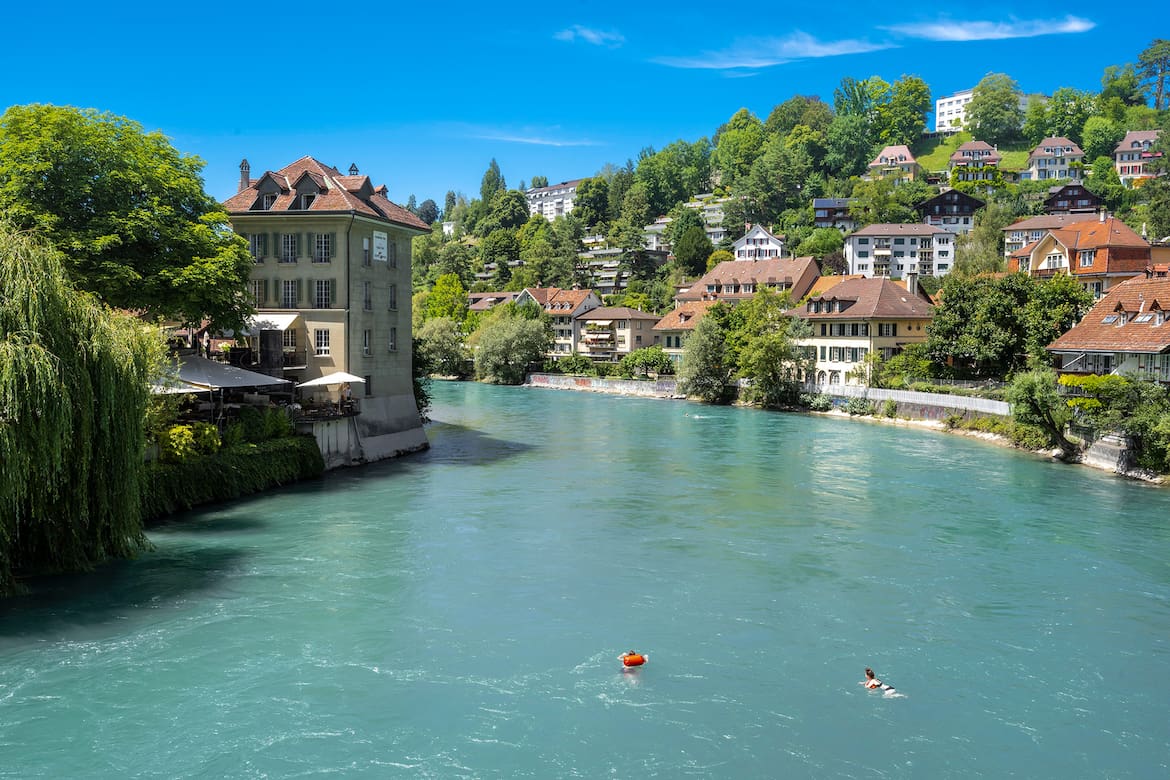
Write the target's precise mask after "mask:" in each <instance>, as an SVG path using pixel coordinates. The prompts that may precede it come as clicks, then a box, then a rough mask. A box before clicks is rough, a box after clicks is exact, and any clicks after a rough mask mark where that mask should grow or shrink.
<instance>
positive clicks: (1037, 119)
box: [1020, 95, 1049, 146]
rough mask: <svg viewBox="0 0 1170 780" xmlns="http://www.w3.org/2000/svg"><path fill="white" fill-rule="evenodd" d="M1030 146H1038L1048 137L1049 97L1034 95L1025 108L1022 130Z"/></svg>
mask: <svg viewBox="0 0 1170 780" xmlns="http://www.w3.org/2000/svg"><path fill="white" fill-rule="evenodd" d="M1020 132H1021V134H1022V136H1023V139H1024V142H1025V143H1027V144H1028V146H1036V145H1037V144H1039V143H1040V142H1041V141H1043V140H1044V139H1045V138H1047V137H1048V135H1049V132H1048V98H1046V97H1044V96H1043V95H1032V96H1030V97H1029V98H1028V107H1027V108H1026V109H1025V110H1024V125H1023V128H1022V129H1021V130H1020Z"/></svg>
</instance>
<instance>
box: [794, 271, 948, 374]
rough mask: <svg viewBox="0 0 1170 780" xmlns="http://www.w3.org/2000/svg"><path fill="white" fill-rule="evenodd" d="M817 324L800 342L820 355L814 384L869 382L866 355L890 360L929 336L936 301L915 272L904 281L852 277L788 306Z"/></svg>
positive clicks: (810, 322) (795, 315)
mask: <svg viewBox="0 0 1170 780" xmlns="http://www.w3.org/2000/svg"><path fill="white" fill-rule="evenodd" d="M788 314H789V315H790V316H793V317H799V318H800V319H802V320H805V321H806V322H808V323H809V324H810V325H811V326H812V336H810V337H809V338H807V339H802V340H801V342H800V343H801V345H802V346H804V347H807V348H809V349H811V350H812V352H813V355H814V357H815V358H816V368H815V369H814V372H813V375H812V376H811V377H807V378H806V380H807V382H806V384H809V385H818V386H823V385H841V384H861V385H864V384H868V376H867V375H866V373H865V371H866V357H867V356H868V355H869V353H871V352H876V353H879V354H880V355H881V356H882V359H883V360H889V359H890V358H891V357H893V356H894V355H896V354H898V353H899V352H901V351H902V350H903V349H904V348H905V347H906V345H907V344H915V343H922V342H925V341H926V326H927V325H929V324H930V320H931V318H932V317H933V316H934V304H933V303H931V301H930V300H929V298H928V296H926V294H925V293H923V292H922V291H921V290H920V288H919V287H918V278H917V276H915V275H913V274H911V275H909V276H908V277H907V279H906V284H905V285H902V284H899V283H898V282H896V281H893V280H892V279H886V278H881V277H873V278H859V279H847V280H845V281H842V282H840V283H838V284H835V285H833V286H832V287H830V288H829V289H828V290H826V291H825V292H823V293H821V294H819V295H813V296H809V298H808V299H807V300H806V301H805V302H804V303H803V304H801V305H800V306H796V307H794V308H792V309H790V310H789V311H788Z"/></svg>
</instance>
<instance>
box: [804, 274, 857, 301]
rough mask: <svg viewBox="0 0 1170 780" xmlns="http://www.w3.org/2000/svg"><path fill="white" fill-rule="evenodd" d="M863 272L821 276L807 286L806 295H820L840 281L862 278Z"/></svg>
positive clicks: (811, 296)
mask: <svg viewBox="0 0 1170 780" xmlns="http://www.w3.org/2000/svg"><path fill="white" fill-rule="evenodd" d="M864 278H865V274H841V275H838V276H822V277H820V278H819V279H817V280H816V281H815V282H813V286H812V287H811V288H809V291H808V293H807V297H809V298H813V297H816V296H818V295H821V294H823V293H825V292H827V291H828V290H830V289H831V288H833V287H836V286H837V285H839V284H840V283H841V282H844V281H847V280H849V279H864Z"/></svg>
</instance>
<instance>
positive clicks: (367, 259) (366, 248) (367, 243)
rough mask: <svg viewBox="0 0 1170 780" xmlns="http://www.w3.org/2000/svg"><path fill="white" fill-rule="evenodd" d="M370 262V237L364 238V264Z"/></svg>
mask: <svg viewBox="0 0 1170 780" xmlns="http://www.w3.org/2000/svg"><path fill="white" fill-rule="evenodd" d="M369 264H370V239H368V238H363V239H362V265H369Z"/></svg>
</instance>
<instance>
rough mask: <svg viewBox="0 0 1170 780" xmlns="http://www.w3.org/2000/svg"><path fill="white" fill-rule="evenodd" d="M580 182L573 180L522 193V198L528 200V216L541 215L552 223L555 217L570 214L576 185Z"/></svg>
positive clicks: (575, 193) (575, 194)
mask: <svg viewBox="0 0 1170 780" xmlns="http://www.w3.org/2000/svg"><path fill="white" fill-rule="evenodd" d="M581 181H582V179H573V180H572V181H563V182H561V183H560V184H551V185H549V186H548V187H531V188H529V189H528V190H526V191H525V192H524V197H526V198H527V199H528V213H529V215H530V216H534V215H536V214H541V215H543V216H544V218H545V219H547V220H548V221H549V222H552V221H553V220H554V219H556V218H557V217H563V216H564V215H566V214H568V213H570V212H572V210H573V201H574V199H575V198H576V197H577V185H578V184H580V183H581Z"/></svg>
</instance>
